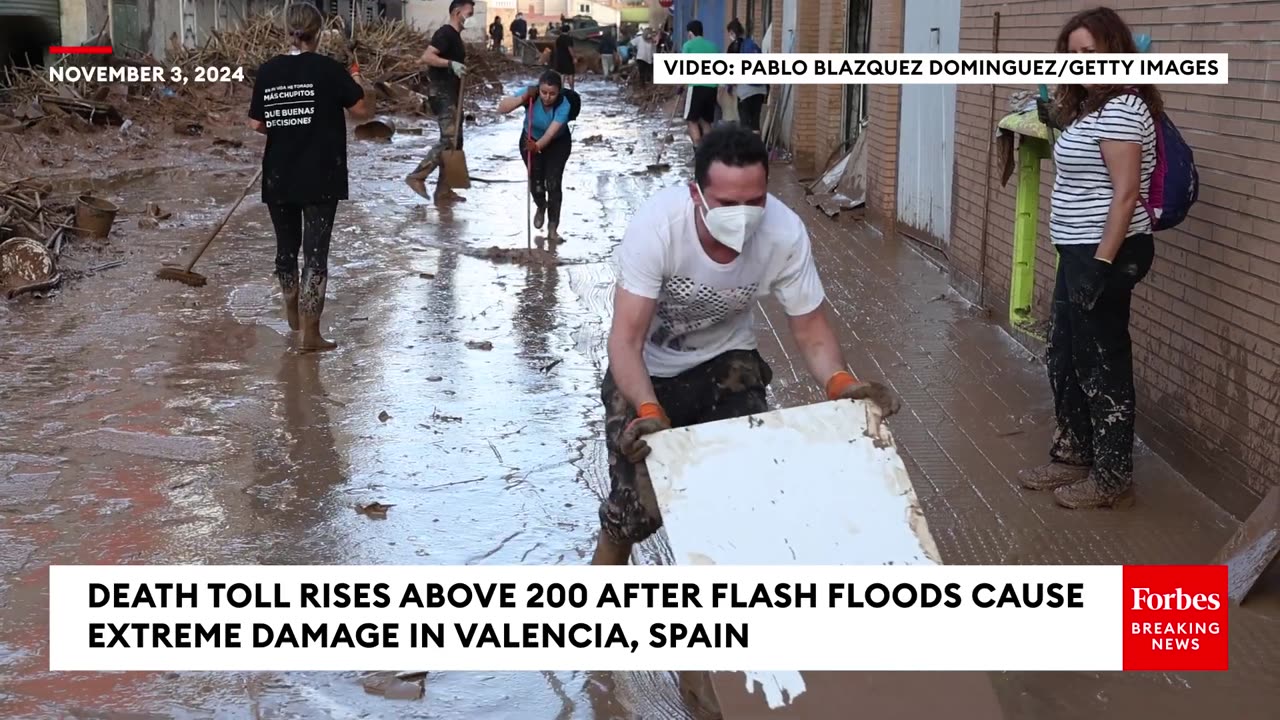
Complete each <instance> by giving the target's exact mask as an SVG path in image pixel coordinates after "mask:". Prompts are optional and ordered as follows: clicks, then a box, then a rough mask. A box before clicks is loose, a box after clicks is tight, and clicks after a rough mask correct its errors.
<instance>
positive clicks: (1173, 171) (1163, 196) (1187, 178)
mask: <svg viewBox="0 0 1280 720" xmlns="http://www.w3.org/2000/svg"><path fill="white" fill-rule="evenodd" d="M1152 120H1154V121H1155V122H1154V124H1155V130H1156V166H1155V169H1154V170H1152V172H1151V187H1150V189H1149V191H1148V193H1147V195H1148V196H1147V197H1146V198H1143V197H1141V196H1139V201H1140V202H1141V203H1142V207H1144V208H1146V210H1147V215H1148V216H1149V217H1150V218H1151V229H1152V230H1153V231H1158V230H1168V229H1169V228H1171V227H1175V226H1176V225H1178V224H1179V223H1181V222H1182V221H1183V220H1185V219H1186V217H1187V213H1188V212H1190V210H1191V206H1192V205H1194V204H1195V203H1196V200H1198V199H1199V198H1200V173H1198V172H1197V171H1196V161H1195V156H1194V155H1193V154H1192V152H1191V146H1190V145H1187V141H1185V140H1183V139H1182V133H1180V132H1178V127H1177V126H1176V125H1174V124H1173V121H1172V120H1170V119H1169V115H1168V114H1167V113H1160V116H1159V117H1153V118H1152Z"/></svg>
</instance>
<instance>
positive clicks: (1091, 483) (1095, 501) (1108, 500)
mask: <svg viewBox="0 0 1280 720" xmlns="http://www.w3.org/2000/svg"><path fill="white" fill-rule="evenodd" d="M1053 500H1054V502H1056V503H1058V504H1059V505H1061V506H1062V507H1064V508H1069V509H1071V510H1093V509H1096V508H1114V509H1116V510H1121V509H1127V508H1131V507H1133V503H1134V502H1135V500H1136V498H1135V497H1134V492H1133V485H1130V486H1129V487H1127V488H1125V489H1124V490H1120V491H1104V490H1103V489H1102V488H1100V487H1098V483H1097V482H1096V481H1095V480H1094V479H1093V478H1092V477H1090V478H1088V479H1086V480H1083V481H1081V482H1078V483H1075V484H1073V485H1066V486H1063V487H1060V488H1058V489H1057V490H1054V491H1053Z"/></svg>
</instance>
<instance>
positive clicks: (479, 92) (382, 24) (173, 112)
mask: <svg viewBox="0 0 1280 720" xmlns="http://www.w3.org/2000/svg"><path fill="white" fill-rule="evenodd" d="M282 13H283V10H281V9H272V10H269V11H266V12H264V13H261V14H255V15H251V16H249V17H248V18H247V19H246V20H244V21H243V22H242V23H241V24H240V25H238V26H237V27H235V28H231V29H227V30H222V31H216V30H215V31H211V32H210V34H209V37H208V39H207V40H206V41H205V42H204V43H202V44H201V45H199V46H198V47H193V48H184V47H179V46H177V45H176V43H174V44H172V45H171V46H170V47H169V52H168V60H167V61H166V62H164V63H161V62H160V61H158V60H156V59H155V58H154V57H152V56H150V55H144V56H141V57H135V58H130V57H112V58H111V59H110V60H109V62H111V63H112V64H114V65H135V66H159V67H164V68H165V74H166V76H167V75H168V68H171V67H175V66H176V67H180V68H182V69H183V71H184V73H185V74H186V76H187V77H188V78H189V80H190V81H189V82H188V83H186V84H185V85H184V84H182V83H145V84H139V85H134V86H130V87H126V86H124V85H123V84H115V85H112V86H107V85H98V84H96V83H89V82H80V83H76V84H74V85H73V84H60V85H58V86H55V85H54V84H52V83H50V82H49V81H48V79H47V73H46V72H45V71H44V70H43V69H34V70H32V69H17V70H15V69H8V68H6V69H5V71H4V72H3V73H0V108H3V110H0V125H3V124H6V123H8V124H13V123H14V122H17V123H19V124H21V125H24V126H31V125H35V124H37V123H39V122H41V121H42V120H45V119H46V118H50V117H57V118H61V117H66V116H68V115H74V116H76V117H78V118H80V119H81V120H84V121H87V123H89V124H90V125H102V124H109V125H114V126H119V125H121V124H123V123H124V121H125V117H126V116H130V117H132V118H133V119H134V121H135V122H142V119H143V118H146V119H147V120H159V121H160V122H162V123H163V124H172V123H174V122H176V121H178V120H183V121H189V123H188V124H190V123H196V124H199V123H200V122H201V121H202V120H204V119H206V118H207V116H208V115H210V114H211V113H217V112H219V111H226V110H228V109H230V108H233V107H234V108H241V109H243V107H245V106H247V105H248V102H249V94H250V92H251V90H252V87H253V78H254V75H255V74H256V73H257V70H258V68H259V67H260V66H261V65H262V64H263V63H264V62H266V61H267V60H269V59H271V58H273V57H275V56H276V55H279V54H280V53H282V52H286V51H287V49H288V47H289V38H288V36H287V35H286V34H285V30H284V23H283V19H282ZM430 40H431V38H430V35H429V34H428V33H427V32H423V31H421V30H417V29H414V28H413V27H411V26H409V25H408V24H406V23H405V22H403V21H401V20H378V21H375V22H372V23H364V24H357V26H356V27H355V29H354V32H353V33H350V37H348V32H347V29H346V27H345V26H344V24H343V19H342V18H340V17H332V18H330V19H329V20H328V21H327V22H326V24H325V26H324V28H323V30H322V32H321V35H320V40H319V44H318V47H317V52H320V53H323V54H325V55H328V56H330V57H333V58H334V59H335V60H338V61H339V62H341V63H343V64H344V65H348V66H349V65H350V64H351V63H354V62H358V63H359V64H360V72H361V75H362V76H363V78H364V79H365V81H366V82H367V83H368V84H369V85H370V86H371V87H367V88H366V90H374V91H376V92H375V93H374V96H375V97H377V98H378V100H379V105H380V107H379V111H381V112H417V113H421V112H422V111H423V105H425V103H423V102H422V95H423V94H425V92H426V89H427V88H426V86H425V83H424V82H423V80H425V73H424V72H422V71H423V70H425V68H424V67H423V65H422V63H421V58H422V55H423V53H424V52H426V49H427V46H428V45H429V44H430ZM68 58H75V59H72V60H69V59H68ZM59 62H84V63H100V62H102V60H101V59H87V60H86V59H82V58H76V56H68V57H64V58H63V59H62V60H60V61H59ZM518 65H519V64H518V63H516V62H515V61H514V60H512V59H510V58H507V57H506V56H504V55H502V54H501V53H497V52H494V51H493V50H491V49H488V48H486V47H485V46H484V45H483V44H481V43H475V44H471V45H470V46H469V47H468V48H467V70H468V77H467V80H468V88H469V90H468V95H473V96H481V97H483V96H492V95H495V94H499V93H501V87H502V86H501V83H500V82H499V78H500V76H501V75H502V74H503V73H505V72H508V71H510V70H513V69H515V68H516V67H518ZM197 67H199V68H211V67H220V68H243V81H241V82H236V81H234V80H233V81H232V82H206V83H197V82H194V80H193V79H194V78H195V75H196V70H195V68H197ZM495 90H496V92H495ZM414 91H417V92H416V93H415V92H414ZM138 103H143V104H145V108H143V107H138V106H137V104H138ZM6 115H7V116H8V117H7V118H6V117H4V116H6ZM77 129H81V130H88V129H89V127H88V126H87V125H84V124H83V123H81V124H79V125H77Z"/></svg>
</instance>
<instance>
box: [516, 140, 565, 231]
mask: <svg viewBox="0 0 1280 720" xmlns="http://www.w3.org/2000/svg"><path fill="white" fill-rule="evenodd" d="M526 137H528V136H527V135H526V134H525V133H520V158H521V159H522V160H524V164H525V167H528V166H529V153H528V151H526V150H525V149H524V140H525V138H526ZM571 150H573V138H572V137H570V135H569V133H568V132H565V131H561V133H560V134H559V135H558V136H556V139H555V140H552V141H551V142H550V143H549V144H548V145H547V146H546V147H545V148H543V149H542V152H540V153H534V155H533V173H532V174H533V178H532V180H533V187H532V189H531V193H532V195H533V201H534V202H535V203H536V204H537V205H538V209H539V210H546V211H547V219H548V220H550V221H551V224H552V225H559V224H560V206H561V204H562V203H563V202H564V166H565V165H567V164H568V163H569V153H570V151H571Z"/></svg>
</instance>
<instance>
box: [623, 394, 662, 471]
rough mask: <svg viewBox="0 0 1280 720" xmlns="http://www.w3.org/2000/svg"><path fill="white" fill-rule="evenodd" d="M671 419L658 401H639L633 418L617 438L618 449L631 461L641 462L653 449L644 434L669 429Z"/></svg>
mask: <svg viewBox="0 0 1280 720" xmlns="http://www.w3.org/2000/svg"><path fill="white" fill-rule="evenodd" d="M670 429H671V420H669V419H668V418H667V414H666V412H664V411H663V409H662V406H661V405H659V404H658V403H652V402H647V403H641V405H640V409H639V412H638V413H637V417H636V419H635V420H632V421H631V423H630V424H628V425H627V427H626V429H625V430H623V431H622V437H620V438H618V446H619V449H620V450H622V454H623V455H626V456H627V460H629V461H631V462H632V463H640V462H643V461H644V459H645V458H647V457H649V453H650V452H652V451H653V449H652V448H650V447H649V443H647V442H645V441H644V436H645V435H652V434H653V433H656V432H658V431H659V430H670Z"/></svg>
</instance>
